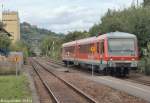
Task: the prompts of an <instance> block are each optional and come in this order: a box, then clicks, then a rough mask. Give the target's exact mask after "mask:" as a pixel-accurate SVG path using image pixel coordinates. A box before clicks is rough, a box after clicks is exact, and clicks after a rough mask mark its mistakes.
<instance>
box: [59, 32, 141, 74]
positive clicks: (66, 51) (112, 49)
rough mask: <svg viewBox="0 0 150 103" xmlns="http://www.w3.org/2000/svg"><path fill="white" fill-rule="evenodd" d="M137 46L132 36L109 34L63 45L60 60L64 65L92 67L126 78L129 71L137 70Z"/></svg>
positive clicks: (128, 34) (117, 33)
mask: <svg viewBox="0 0 150 103" xmlns="http://www.w3.org/2000/svg"><path fill="white" fill-rule="evenodd" d="M137 44H138V43H137V38H136V36H135V35H134V34H130V33H124V32H111V33H107V34H103V35H100V36H97V37H90V38H85V39H81V40H76V41H72V42H68V43H64V44H63V45H62V60H63V62H64V63H65V64H66V65H67V64H73V65H83V64H84V65H88V66H89V65H94V67H95V69H97V70H98V71H100V72H103V73H105V74H108V73H109V74H111V75H117V76H120V75H121V76H122V75H123V76H126V75H128V74H129V71H130V69H134V70H135V69H137V66H138V60H139V56H138V45H137ZM92 49H93V50H92Z"/></svg>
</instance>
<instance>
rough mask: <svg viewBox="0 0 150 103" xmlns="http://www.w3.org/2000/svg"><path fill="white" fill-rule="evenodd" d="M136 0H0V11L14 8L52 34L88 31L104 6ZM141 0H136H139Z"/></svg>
mask: <svg viewBox="0 0 150 103" xmlns="http://www.w3.org/2000/svg"><path fill="white" fill-rule="evenodd" d="M136 1H137V0H0V5H2V4H3V5H4V8H3V10H10V11H18V12H19V17H20V20H21V22H24V21H26V22H29V23H31V24H32V25H37V26H38V27H40V28H46V29H49V30H52V31H53V32H56V33H67V32H70V31H75V30H78V31H83V30H87V31H88V30H89V28H91V27H92V26H93V25H94V24H95V23H99V22H100V19H101V18H102V17H103V15H104V14H105V13H106V12H107V10H108V9H124V8H127V7H129V6H131V4H132V3H133V2H135V3H136ZM142 1H143V0H139V3H141V2H142Z"/></svg>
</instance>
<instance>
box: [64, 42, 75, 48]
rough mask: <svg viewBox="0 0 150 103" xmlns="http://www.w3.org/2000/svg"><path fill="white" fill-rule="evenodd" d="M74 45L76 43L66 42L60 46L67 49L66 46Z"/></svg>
mask: <svg viewBox="0 0 150 103" xmlns="http://www.w3.org/2000/svg"><path fill="white" fill-rule="evenodd" d="M75 44H76V41H72V42H67V43H64V44H63V45H62V46H63V47H68V46H73V45H75Z"/></svg>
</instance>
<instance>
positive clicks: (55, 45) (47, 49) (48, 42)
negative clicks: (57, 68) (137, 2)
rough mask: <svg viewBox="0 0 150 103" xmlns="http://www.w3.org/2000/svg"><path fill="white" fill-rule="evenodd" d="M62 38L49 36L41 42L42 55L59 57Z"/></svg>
mask: <svg viewBox="0 0 150 103" xmlns="http://www.w3.org/2000/svg"><path fill="white" fill-rule="evenodd" d="M61 45H62V39H61V38H58V37H52V36H47V37H45V38H44V39H43V40H42V42H41V46H40V48H41V51H42V55H45V56H49V57H51V58H53V59H59V58H60V55H61Z"/></svg>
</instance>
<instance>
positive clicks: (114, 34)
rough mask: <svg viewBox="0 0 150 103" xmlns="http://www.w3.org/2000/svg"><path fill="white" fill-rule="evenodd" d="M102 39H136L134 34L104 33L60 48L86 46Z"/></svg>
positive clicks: (65, 44)
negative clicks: (77, 45) (76, 45)
mask: <svg viewBox="0 0 150 103" xmlns="http://www.w3.org/2000/svg"><path fill="white" fill-rule="evenodd" d="M104 38H136V36H135V35H134V34H130V33H125V32H118V31H117V32H110V33H106V34H103V35H100V36H98V37H96V36H95V37H89V38H85V39H80V40H76V41H72V42H68V43H64V44H63V45H62V46H63V47H69V46H74V45H75V44H76V43H78V44H81V45H82V44H88V43H93V42H95V41H97V40H99V39H104Z"/></svg>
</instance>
